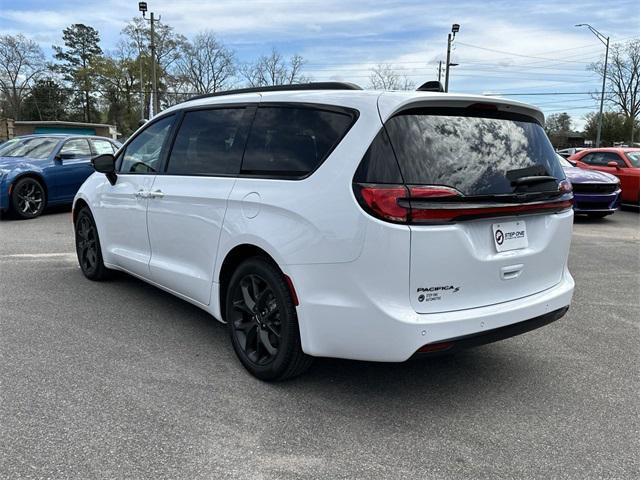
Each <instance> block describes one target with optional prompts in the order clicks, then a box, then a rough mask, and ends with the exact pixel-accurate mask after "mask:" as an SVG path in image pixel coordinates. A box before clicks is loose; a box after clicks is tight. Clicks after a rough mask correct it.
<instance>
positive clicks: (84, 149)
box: [58, 138, 91, 160]
mask: <svg viewBox="0 0 640 480" xmlns="http://www.w3.org/2000/svg"><path fill="white" fill-rule="evenodd" d="M58 155H60V158H62V159H63V160H64V159H73V158H85V157H90V156H91V149H90V148H89V142H88V141H87V140H85V139H84V138H74V139H72V140H67V141H66V142H64V145H63V146H62V148H61V149H60V152H59V153H58Z"/></svg>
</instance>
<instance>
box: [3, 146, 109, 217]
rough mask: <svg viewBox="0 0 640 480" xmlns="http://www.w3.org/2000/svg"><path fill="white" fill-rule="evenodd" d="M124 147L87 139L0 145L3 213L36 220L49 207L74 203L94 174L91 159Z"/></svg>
mask: <svg viewBox="0 0 640 480" xmlns="http://www.w3.org/2000/svg"><path fill="white" fill-rule="evenodd" d="M118 148H120V144H119V143H118V142H115V141H114V140H111V139H109V138H105V137H94V136H87V135H82V136H79V135H64V134H59V135H28V136H24V137H17V138H14V139H11V140H9V141H8V142H5V143H3V144H0V211H3V212H4V211H6V210H9V211H11V213H13V215H14V216H16V217H18V218H35V217H37V216H38V215H40V214H41V213H42V211H43V210H44V208H45V206H48V205H61V204H65V203H67V204H68V203H71V202H72V201H73V197H74V196H75V194H76V192H77V191H78V189H79V188H80V185H82V183H83V182H84V181H85V180H86V179H87V177H88V176H89V175H91V174H92V173H93V172H94V170H93V166H92V165H91V158H92V157H95V156H96V155H101V154H103V153H110V154H113V153H115V152H116V150H117V149H118Z"/></svg>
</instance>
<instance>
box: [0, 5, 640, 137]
mask: <svg viewBox="0 0 640 480" xmlns="http://www.w3.org/2000/svg"><path fill="white" fill-rule="evenodd" d="M147 3H148V6H149V11H153V12H155V14H156V16H158V15H160V16H161V18H162V21H163V22H165V23H167V24H169V25H172V26H173V27H175V29H176V31H177V32H179V33H182V34H183V35H185V36H187V38H189V37H192V36H193V35H195V34H196V33H198V32H201V31H204V30H211V31H213V32H215V33H216V34H217V36H218V37H219V39H220V40H222V41H223V42H224V43H225V44H226V45H227V46H228V47H230V48H232V49H233V50H235V52H236V55H237V58H238V59H239V61H240V62H248V61H251V59H253V58H256V57H258V56H260V55H262V54H268V53H270V51H271V49H272V48H277V49H278V50H280V51H281V52H282V53H284V54H286V55H292V54H294V53H298V54H300V55H302V56H303V57H304V58H305V60H306V62H307V63H306V65H305V69H304V73H305V74H306V75H307V76H310V77H311V78H312V79H313V80H315V81H326V80H341V81H351V82H354V83H358V84H360V85H363V86H366V85H367V84H368V83H369V75H370V69H371V67H372V66H374V65H376V64H379V63H385V64H391V65H393V67H394V68H395V70H396V71H398V72H399V73H401V74H402V75H406V76H407V77H408V78H409V79H410V80H412V81H413V82H415V84H416V85H420V84H422V83H423V82H425V81H428V80H435V79H437V77H438V62H439V61H441V60H442V61H444V60H445V59H446V47H447V34H448V33H449V32H450V30H451V25H452V24H453V23H457V24H460V32H459V33H458V34H457V36H456V38H455V41H454V44H453V50H452V59H451V61H452V62H453V63H457V64H459V65H458V66H455V67H452V68H451V80H450V88H449V90H450V91H451V92H464V93H479V94H486V93H492V94H500V95H504V96H508V97H509V98H513V99H517V100H521V101H524V102H528V103H533V104H535V105H538V106H539V107H540V108H541V109H542V110H543V111H544V112H545V114H546V115H550V114H552V113H557V112H563V111H566V112H567V113H569V114H571V116H572V117H573V119H574V120H575V127H576V129H581V128H582V126H583V125H584V119H583V118H584V115H585V114H586V113H587V112H590V111H594V110H597V106H598V102H597V100H596V99H595V98H593V92H598V91H599V90H600V89H601V82H602V78H601V77H599V76H598V75H597V74H595V73H593V72H590V71H588V70H587V67H588V66H589V64H590V63H592V62H595V61H598V60H599V59H601V58H602V57H603V56H604V50H605V47H604V45H603V44H601V43H600V42H599V41H598V39H597V38H596V37H595V36H594V35H593V34H592V33H591V32H590V31H589V30H588V29H587V28H584V27H583V28H576V27H574V25H575V24H577V23H589V24H591V25H593V26H594V27H595V28H596V29H598V30H599V31H600V32H602V33H603V34H605V35H608V36H610V37H611V41H612V42H618V41H626V40H629V39H632V38H640V6H639V1H638V0H608V1H602V0H599V1H588V0H587V1H573V0H552V1H550V0H537V1H516V0H511V1H492V0H465V1H457V2H453V1H450V2H446V1H433V0H420V1H413V0H404V1H395V0H387V1H370V0H361V1H351V0H323V1H312V0H252V1H238V0H236V1H229V0H215V1H193V0H188V1H181V0H173V1H163V0H150V1H148V2H147ZM137 15H139V12H138V2H137V1H124V0H100V1H94V0H82V1H80V0H56V1H51V0H47V1H43V0H0V34H7V33H8V34H17V33H23V34H25V35H27V36H29V37H30V38H32V39H34V40H35V41H36V42H38V43H39V44H40V45H41V46H42V48H43V49H44V50H45V52H46V53H47V54H50V52H51V45H54V44H61V36H62V29H64V28H65V27H67V26H68V25H70V24H72V23H84V24H87V25H91V26H93V27H94V28H96V29H97V30H98V31H99V32H100V35H101V39H102V48H103V50H105V51H108V50H109V49H113V48H114V46H115V43H116V42H117V41H118V39H119V34H120V31H121V30H122V28H123V26H124V25H125V23H126V22H127V21H129V20H130V19H131V18H132V17H134V16H137ZM533 94H536V95H533Z"/></svg>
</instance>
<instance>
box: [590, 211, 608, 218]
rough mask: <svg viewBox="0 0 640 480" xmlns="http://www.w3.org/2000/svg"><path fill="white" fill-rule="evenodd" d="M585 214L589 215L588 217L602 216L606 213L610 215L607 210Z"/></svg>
mask: <svg viewBox="0 0 640 480" xmlns="http://www.w3.org/2000/svg"><path fill="white" fill-rule="evenodd" d="M587 215H588V216H589V218H604V217H606V216H607V215H611V214H610V213H609V212H606V213H605V212H594V213H587Z"/></svg>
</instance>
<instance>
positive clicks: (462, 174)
mask: <svg viewBox="0 0 640 480" xmlns="http://www.w3.org/2000/svg"><path fill="white" fill-rule="evenodd" d="M500 115H501V114H500V113H496V114H495V118H494V116H489V115H477V116H476V115H475V114H474V113H471V114H470V112H468V111H464V110H463V109H438V110H437V111H436V110H435V109H429V108H425V109H415V110H409V111H407V112H402V113H401V114H399V115H397V116H395V117H393V118H391V119H390V120H389V121H388V122H387V123H386V128H387V132H388V134H389V138H390V140H391V145H392V146H393V149H394V151H395V153H396V156H397V159H398V163H399V166H400V171H401V173H402V176H403V178H404V181H405V183H407V184H410V185H446V186H450V187H453V188H456V189H457V190H459V191H460V192H462V193H463V194H464V195H501V194H511V193H514V192H516V191H517V190H518V189H519V188H520V187H518V185H519V184H521V182H518V179H525V178H526V179H530V178H531V177H536V176H541V177H547V178H549V177H551V178H550V180H549V181H541V182H536V181H532V182H530V188H529V187H528V188H527V190H526V191H529V192H531V191H551V190H556V191H557V188H558V185H557V184H558V182H559V181H561V180H564V179H565V175H564V171H563V169H562V167H561V166H560V163H559V162H558V159H557V158H556V153H555V151H554V149H553V147H552V146H551V143H550V142H549V139H548V138H547V136H546V135H545V133H544V130H543V129H542V127H541V126H540V125H539V124H538V123H536V122H535V121H533V119H530V118H528V117H524V116H513V115H511V116H504V118H502V117H501V116H500ZM518 191H520V190H518Z"/></svg>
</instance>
